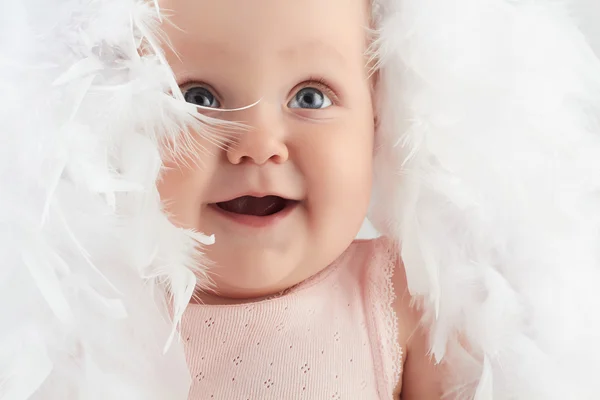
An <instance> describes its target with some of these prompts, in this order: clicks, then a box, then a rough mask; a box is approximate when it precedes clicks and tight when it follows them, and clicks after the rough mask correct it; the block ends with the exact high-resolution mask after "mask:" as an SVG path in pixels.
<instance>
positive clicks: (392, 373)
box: [369, 238, 404, 399]
mask: <svg viewBox="0 0 600 400" xmlns="http://www.w3.org/2000/svg"><path fill="white" fill-rule="evenodd" d="M372 258H373V259H372V260H371V266H373V267H375V268H370V269H369V280H370V283H371V285H370V288H371V290H372V292H371V293H370V295H369V296H370V297H371V298H372V299H373V301H371V305H372V310H371V311H372V312H371V313H370V314H371V316H372V323H373V328H374V329H375V330H376V335H374V337H378V338H380V339H381V341H380V343H374V347H376V348H378V350H379V354H377V355H375V354H374V356H376V357H377V358H378V360H375V363H374V365H375V368H381V369H382V370H378V371H377V376H378V377H380V389H379V392H380V396H381V398H382V399H384V398H390V399H391V395H392V393H393V392H394V389H395V388H396V385H397V383H398V382H399V380H400V376H401V374H402V364H403V357H404V353H403V349H402V347H401V346H400V343H399V341H398V317H397V315H396V312H395V310H394V301H395V299H396V294H395V291H394V285H393V281H392V277H393V276H394V273H395V272H397V268H398V260H399V259H398V251H397V250H396V248H395V246H394V243H393V242H392V241H390V240H389V239H386V238H380V239H378V240H377V245H376V246H375V251H374V253H373V256H372ZM380 268H381V269H380Z"/></svg>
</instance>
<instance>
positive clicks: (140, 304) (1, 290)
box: [0, 0, 218, 400]
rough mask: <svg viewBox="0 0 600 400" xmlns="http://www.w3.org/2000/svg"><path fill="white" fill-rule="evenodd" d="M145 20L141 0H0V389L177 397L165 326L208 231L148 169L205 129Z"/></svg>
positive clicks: (179, 372) (150, 7) (5, 394)
mask: <svg viewBox="0 0 600 400" xmlns="http://www.w3.org/2000/svg"><path fill="white" fill-rule="evenodd" d="M158 29H159V14H158V10H157V9H156V8H155V7H154V4H153V3H152V2H151V3H146V2H144V1H141V0H101V1H92V0H68V1H64V0H44V1H42V0H20V1H2V2H0V93H2V98H1V99H2V100H1V105H0V137H1V138H2V140H1V142H2V147H1V149H2V157H0V192H1V193H2V195H1V196H0V257H1V258H0V259H1V260H2V268H1V269H0V304H2V305H3V307H2V308H1V309H0V310H1V311H0V398H1V399H2V400H21V399H44V400H59V399H60V400H67V399H98V400H100V399H102V400H106V399H128V400H133V399H144V400H149V399H157V400H159V399H160V400H164V399H185V398H187V393H188V385H189V376H188V372H187V367H186V363H185V358H184V355H183V351H182V347H181V345H180V344H179V343H177V342H174V343H173V344H172V345H171V346H169V344H170V340H169V339H170V338H172V337H173V334H174V332H176V331H175V327H176V325H177V323H178V321H179V318H180V317H181V313H182V312H183V310H184V308H185V306H186V304H187V302H188V301H189V299H190V297H191V296H192V292H193V289H194V286H195V284H196V276H195V272H196V273H199V272H201V269H199V268H198V267H197V265H199V264H201V261H202V260H201V253H200V252H199V249H198V244H199V242H204V243H209V242H210V238H206V237H204V236H203V235H200V234H198V233H195V232H189V231H185V230H182V229H178V228H176V227H174V226H173V225H172V224H171V223H170V222H169V220H168V219H167V217H166V216H165V214H164V213H163V212H162V209H161V203H160V199H159V196H158V192H157V190H156V184H155V183H156V180H157V178H158V177H159V173H160V169H161V165H162V164H161V152H162V156H163V157H165V156H175V157H177V156H178V155H179V154H170V153H165V149H170V151H173V150H176V153H177V152H185V151H188V150H191V151H196V150H197V147H196V146H195V144H196V143H198V141H197V140H196V139H195V137H194V136H193V135H192V134H191V133H190V132H204V135H205V138H207V139H209V140H218V138H217V136H214V134H215V133H214V132H215V129H214V128H215V127H214V126H212V127H211V125H214V124H212V123H213V122H214V121H207V120H206V119H205V118H203V117H202V116H201V115H200V114H199V113H198V112H197V110H196V108H194V107H191V106H190V105H188V104H186V103H185V102H183V101H181V100H182V96H181V93H180V92H179V89H178V88H177V85H176V83H175V80H174V77H173V74H172V72H171V71H170V69H169V67H168V66H167V65H166V63H165V61H164V58H163V56H162V54H161V51H160V50H159V48H158V44H159V41H160V40H159V39H160V38H159V36H158V34H159V31H158ZM169 93H172V94H169ZM176 143H183V144H184V145H183V146H173V144H176ZM167 293H169V294H170V295H171V298H170V299H169V298H168V297H167ZM171 311H173V314H174V315H171V314H172V313H171Z"/></svg>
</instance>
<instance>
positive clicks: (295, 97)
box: [159, 0, 374, 298]
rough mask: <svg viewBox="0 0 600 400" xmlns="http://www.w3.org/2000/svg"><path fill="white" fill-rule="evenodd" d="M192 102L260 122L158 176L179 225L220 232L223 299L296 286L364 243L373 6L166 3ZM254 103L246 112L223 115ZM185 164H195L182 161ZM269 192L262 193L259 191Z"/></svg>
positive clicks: (211, 0)
mask: <svg viewBox="0 0 600 400" xmlns="http://www.w3.org/2000/svg"><path fill="white" fill-rule="evenodd" d="M161 7H162V8H163V9H166V10H167V13H168V14H172V17H171V18H170V21H171V22H172V23H173V24H174V25H176V26H177V28H175V27H173V26H172V25H169V24H164V26H163V29H164V30H165V31H166V34H167V36H168V37H169V39H170V41H171V44H172V46H173V48H174V49H175V50H176V52H177V53H178V56H176V55H175V54H173V53H171V52H167V57H168V61H169V63H170V65H171V66H172V68H173V70H174V71H175V74H176V76H177V79H178V82H179V84H180V86H181V88H182V91H183V93H184V95H185V96H186V99H187V101H189V102H193V103H196V104H200V105H203V106H207V107H213V108H214V109H215V111H214V112H213V111H210V112H208V114H209V115H211V116H214V117H218V118H222V119H226V120H231V121H237V122H242V123H244V124H246V125H248V126H250V129H249V130H247V131H239V132H236V133H235V134H234V135H229V136H230V139H231V140H226V141H225V142H224V145H223V146H222V147H220V146H217V145H216V144H214V143H209V142H208V141H206V142H203V143H202V145H203V146H204V147H205V148H206V149H207V151H205V152H204V154H201V155H200V161H198V162H194V160H188V161H189V162H188V163H180V164H179V165H173V164H170V165H167V169H166V171H165V173H164V174H163V180H162V182H160V184H159V190H160V192H161V196H162V198H163V200H164V201H165V204H166V207H167V211H168V212H169V213H170V214H171V215H172V216H173V217H172V220H173V222H174V223H176V224H178V225H180V226H184V227H188V228H194V229H196V230H198V231H201V232H203V233H206V234H214V235H215V237H216V244H214V245H211V246H208V247H207V249H206V252H207V256H208V257H209V258H210V259H211V260H212V261H213V262H214V264H215V265H214V266H212V268H211V271H212V277H213V280H214V281H215V283H216V291H217V294H218V295H219V296H223V297H229V298H252V297H260V296H266V295H269V294H273V293H276V292H279V291H281V290H284V289H286V288H289V287H291V286H293V285H295V284H297V283H299V282H301V281H303V280H305V279H306V278H308V277H310V276H312V275H314V274H315V273H317V272H319V271H320V270H322V269H323V268H325V267H326V266H327V265H329V264H330V263H331V262H332V261H334V260H335V259H336V258H337V257H338V256H339V255H340V254H341V253H342V252H343V251H344V250H345V249H346V247H347V246H348V245H349V244H350V242H351V241H352V240H353V239H354V237H355V235H356V234H357V232H358V230H359V229H360V226H361V223H362V221H363V219H364V217H365V215H366V210H367V207H368V203H369V198H370V191H371V172H372V153H373V135H374V118H373V107H372V103H371V84H370V82H369V78H368V75H369V69H368V66H367V65H366V57H365V50H366V45H367V40H366V28H367V27H368V9H367V7H368V4H367V2H366V1H365V0H302V1H296V0H285V1H284V0H251V1H247V0H218V1H215V0H161ZM257 101H258V103H257V104H256V105H255V106H253V107H249V108H247V109H244V110H239V111H233V112H224V111H219V110H220V109H223V108H226V109H234V108H239V107H244V106H248V105H250V104H253V103H256V102H257ZM186 164H187V165H186ZM260 197H262V199H259V198H260Z"/></svg>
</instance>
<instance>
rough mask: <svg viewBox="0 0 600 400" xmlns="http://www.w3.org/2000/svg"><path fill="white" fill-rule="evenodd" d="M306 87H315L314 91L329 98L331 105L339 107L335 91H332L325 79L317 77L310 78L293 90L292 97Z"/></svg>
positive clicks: (338, 99)
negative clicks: (316, 90)
mask: <svg viewBox="0 0 600 400" xmlns="http://www.w3.org/2000/svg"><path fill="white" fill-rule="evenodd" d="M315 86H316V87H315ZM307 87H315V89H319V90H321V91H322V92H323V93H324V94H326V95H327V96H328V97H329V99H330V100H331V102H332V103H333V105H339V103H340V98H339V96H338V95H337V93H336V90H335V89H333V86H332V85H331V84H330V83H329V82H328V81H327V79H325V78H323V77H318V76H311V77H309V78H308V79H307V80H305V81H304V82H302V83H301V84H299V85H298V86H296V87H295V88H294V90H293V96H295V95H296V93H298V91H300V90H302V89H304V88H307Z"/></svg>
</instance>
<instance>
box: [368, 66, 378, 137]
mask: <svg viewBox="0 0 600 400" xmlns="http://www.w3.org/2000/svg"><path fill="white" fill-rule="evenodd" d="M378 88H379V70H375V71H373V73H372V74H371V76H370V77H369V89H370V91H371V106H372V107H373V126H374V127H375V130H376V131H377V129H378V128H379V99H378V96H377V92H378V90H379V89H378Z"/></svg>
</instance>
